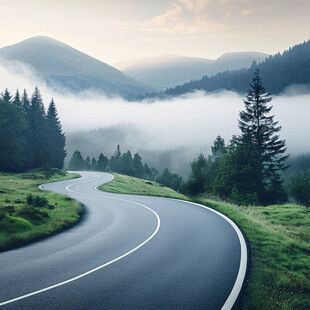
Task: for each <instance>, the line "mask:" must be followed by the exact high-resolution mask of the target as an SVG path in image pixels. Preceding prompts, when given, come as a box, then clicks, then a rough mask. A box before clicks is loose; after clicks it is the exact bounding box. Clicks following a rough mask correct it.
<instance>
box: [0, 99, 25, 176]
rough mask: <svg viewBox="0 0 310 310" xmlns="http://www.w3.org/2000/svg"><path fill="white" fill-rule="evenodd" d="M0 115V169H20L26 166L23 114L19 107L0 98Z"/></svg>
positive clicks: (11, 170) (17, 170)
mask: <svg viewBox="0 0 310 310" xmlns="http://www.w3.org/2000/svg"><path fill="white" fill-rule="evenodd" d="M0 115H1V117H0V171H8V172H19V171H22V170H24V169H25V167H26V166H27V165H26V157H25V148H26V140H25V130H26V128H27V123H26V119H25V115H24V113H23V111H22V109H21V108H20V107H18V106H15V105H12V104H10V103H9V102H6V101H4V100H2V99H0Z"/></svg>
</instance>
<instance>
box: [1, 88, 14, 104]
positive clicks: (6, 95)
mask: <svg viewBox="0 0 310 310" xmlns="http://www.w3.org/2000/svg"><path fill="white" fill-rule="evenodd" d="M1 97H2V99H3V101H5V102H7V103H11V100H12V95H11V94H10V92H9V90H8V89H7V88H6V89H5V91H4V93H3V94H2V96H1Z"/></svg>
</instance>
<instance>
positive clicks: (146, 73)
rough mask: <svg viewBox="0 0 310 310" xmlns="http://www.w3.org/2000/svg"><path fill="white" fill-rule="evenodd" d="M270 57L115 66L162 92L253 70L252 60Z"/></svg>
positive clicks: (163, 59) (170, 58) (167, 58)
mask: <svg viewBox="0 0 310 310" xmlns="http://www.w3.org/2000/svg"><path fill="white" fill-rule="evenodd" d="M267 56H269V55H268V54H264V53H257V52H238V53H226V54H224V55H222V56H221V57H219V58H218V59H216V60H211V59H204V58H196V57H185V56H178V55H162V56H158V57H150V58H142V59H139V60H135V61H131V62H129V63H126V62H120V63H117V64H115V66H116V67H117V68H119V69H120V70H122V71H123V72H124V73H125V74H127V75H128V76H130V77H132V78H134V79H136V80H138V81H141V82H145V83H147V84H149V85H152V86H153V87H155V88H158V89H160V90H165V89H167V88H169V87H174V86H176V85H179V84H183V83H186V82H189V81H191V80H196V79H200V78H202V77H203V76H204V75H213V74H216V73H218V72H221V71H225V70H235V69H240V68H245V67H250V66H251V64H252V62H253V60H255V61H262V60H264V59H265V58H266V57H267Z"/></svg>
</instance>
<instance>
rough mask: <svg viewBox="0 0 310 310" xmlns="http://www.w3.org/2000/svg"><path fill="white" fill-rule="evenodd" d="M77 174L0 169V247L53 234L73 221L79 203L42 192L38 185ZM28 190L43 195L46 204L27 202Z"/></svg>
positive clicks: (70, 224)
mask: <svg viewBox="0 0 310 310" xmlns="http://www.w3.org/2000/svg"><path fill="white" fill-rule="evenodd" d="M75 177H77V175H74V174H67V173H66V172H64V171H62V170H58V169H52V170H49V171H41V172H39V171H33V172H28V173H16V174H12V173H0V251H4V250H8V249H12V248H14V247H17V246H21V245H24V244H26V243H29V242H31V241H34V240H38V239H40V238H43V237H46V236H50V235H53V234H55V233H57V232H59V231H62V230H64V229H65V228H68V227H70V226H72V225H73V224H74V223H76V222H77V221H78V220H79V219H80V217H81V215H82V213H83V208H82V206H81V205H80V204H79V203H78V202H76V201H75V200H73V199H71V198H69V197H67V196H62V195H59V194H54V193H50V192H43V191H42V190H40V189H39V188H38V185H40V184H43V183H48V182H55V181H62V180H67V179H72V178H75ZM29 194H32V195H34V196H40V197H45V198H46V199H47V200H48V204H47V205H46V206H44V207H35V206H34V205H31V204H30V205H29V204H27V203H26V198H27V196H28V195H29Z"/></svg>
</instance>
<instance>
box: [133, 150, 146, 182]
mask: <svg viewBox="0 0 310 310" xmlns="http://www.w3.org/2000/svg"><path fill="white" fill-rule="evenodd" d="M132 164H133V167H134V176H135V177H137V178H142V177H143V175H144V167H143V164H142V158H141V156H140V155H139V153H135V154H134V155H133V160H132Z"/></svg>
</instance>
